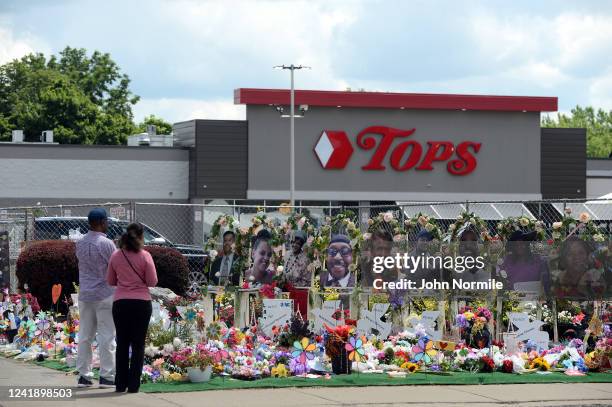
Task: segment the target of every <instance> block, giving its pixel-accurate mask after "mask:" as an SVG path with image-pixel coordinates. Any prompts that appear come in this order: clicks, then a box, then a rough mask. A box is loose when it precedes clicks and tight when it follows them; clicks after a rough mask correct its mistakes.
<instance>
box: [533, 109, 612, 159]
mask: <svg viewBox="0 0 612 407" xmlns="http://www.w3.org/2000/svg"><path fill="white" fill-rule="evenodd" d="M542 127H566V128H586V129H587V156H589V157H608V156H609V155H610V153H612V110H610V111H608V112H606V111H605V110H602V109H598V110H597V111H596V110H595V109H594V108H593V107H591V106H587V107H580V106H576V107H575V108H574V109H572V110H571V114H569V115H565V114H562V113H558V114H557V118H556V119H555V118H552V117H543V118H542Z"/></svg>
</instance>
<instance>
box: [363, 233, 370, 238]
mask: <svg viewBox="0 0 612 407" xmlns="http://www.w3.org/2000/svg"><path fill="white" fill-rule="evenodd" d="M371 237H372V234H371V233H364V234H363V240H370V238H371Z"/></svg>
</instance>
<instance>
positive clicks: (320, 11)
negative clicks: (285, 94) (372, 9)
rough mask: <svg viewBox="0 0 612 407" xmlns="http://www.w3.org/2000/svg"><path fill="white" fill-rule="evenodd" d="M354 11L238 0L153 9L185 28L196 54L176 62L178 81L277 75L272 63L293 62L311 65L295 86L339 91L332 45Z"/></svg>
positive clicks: (356, 9) (314, 4)
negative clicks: (193, 60)
mask: <svg viewBox="0 0 612 407" xmlns="http://www.w3.org/2000/svg"><path fill="white" fill-rule="evenodd" d="M359 10H360V6H359V5H356V4H353V5H351V6H349V7H347V6H346V3H342V2H338V3H330V4H326V3H321V2H311V1H291V2H279V1H257V2H254V1H239V2H233V3H232V6H231V7H229V8H228V4H227V3H225V2H199V1H191V0H180V1H173V2H166V3H162V5H161V10H160V11H159V12H160V13H162V14H163V15H164V16H165V17H166V18H167V19H168V20H169V21H173V22H174V23H173V25H175V26H176V27H178V29H180V30H181V31H184V32H185V31H186V33H183V34H185V35H186V36H187V37H189V38H190V39H191V40H190V41H191V44H190V45H191V46H192V47H191V49H190V50H191V52H198V53H202V57H201V58H199V59H198V61H197V63H194V64H181V63H178V62H177V64H176V67H175V72H174V74H175V76H176V77H177V79H178V80H180V81H184V82H190V81H194V80H200V81H202V80H210V78H213V80H214V79H215V78H221V77H226V76H228V75H231V76H233V80H234V81H241V80H245V79H246V80H249V81H251V80H254V79H256V78H258V77H260V79H262V78H263V79H265V78H271V77H274V78H278V77H282V76H280V75H282V74H281V73H276V74H275V73H274V72H273V71H272V67H273V66H274V65H280V64H290V63H294V64H303V65H308V66H311V67H312V68H313V69H312V71H310V72H303V73H301V74H300V77H299V83H300V87H313V86H314V87H317V88H328V89H339V88H342V87H344V86H346V82H344V81H343V80H341V79H339V78H337V77H336V75H335V73H334V67H333V66H332V62H333V60H334V59H333V56H334V52H335V51H334V45H335V44H336V41H337V40H339V39H340V37H341V34H342V32H343V31H344V30H346V29H347V28H348V27H349V26H350V25H351V24H353V23H354V22H355V21H356V20H357V16H358V14H359ZM287 82H288V78H287ZM240 85H242V86H249V84H245V83H241V84H240ZM250 86H253V84H250ZM235 87H238V86H235Z"/></svg>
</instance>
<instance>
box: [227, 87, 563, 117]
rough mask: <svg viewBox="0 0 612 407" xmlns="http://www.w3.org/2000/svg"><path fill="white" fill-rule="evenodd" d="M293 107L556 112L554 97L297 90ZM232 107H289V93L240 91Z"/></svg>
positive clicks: (261, 90) (236, 91)
mask: <svg viewBox="0 0 612 407" xmlns="http://www.w3.org/2000/svg"><path fill="white" fill-rule="evenodd" d="M295 103H296V105H310V106H331V107H337V106H341V107H370V108H388V109H392V108H402V107H403V108H405V109H432V110H461V109H466V110H489V111H500V112H515V111H519V112H522V111H527V112H555V111H557V98H556V97H541V96H489V95H443V94H429V93H386V92H338V91H323V90H296V91H295ZM234 104H244V105H288V104H289V90H288V89H252V88H239V89H236V90H235V91H234Z"/></svg>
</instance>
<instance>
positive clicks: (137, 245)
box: [121, 223, 144, 252]
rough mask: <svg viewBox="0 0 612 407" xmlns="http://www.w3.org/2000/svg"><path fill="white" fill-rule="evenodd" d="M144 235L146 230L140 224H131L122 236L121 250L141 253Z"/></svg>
mask: <svg viewBox="0 0 612 407" xmlns="http://www.w3.org/2000/svg"><path fill="white" fill-rule="evenodd" d="M143 234H144V229H143V228H142V225H141V224H140V223H130V224H129V225H128V227H127V229H126V231H125V233H124V234H123V235H122V236H121V248H122V249H125V250H128V251H130V252H137V251H140V249H142V246H141V240H142V236H143Z"/></svg>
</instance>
